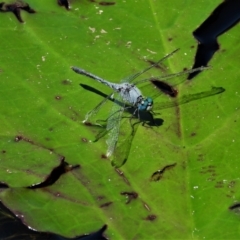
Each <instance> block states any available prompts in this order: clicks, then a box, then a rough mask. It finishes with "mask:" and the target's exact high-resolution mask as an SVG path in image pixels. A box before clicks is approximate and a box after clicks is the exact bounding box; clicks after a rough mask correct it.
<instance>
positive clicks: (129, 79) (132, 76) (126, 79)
mask: <svg viewBox="0 0 240 240" xmlns="http://www.w3.org/2000/svg"><path fill="white" fill-rule="evenodd" d="M178 50H179V48H178V49H176V50H174V51H173V52H171V53H169V54H167V55H166V56H165V57H163V58H162V59H160V60H159V61H157V62H156V63H154V64H152V65H151V66H149V67H147V68H145V69H144V70H142V71H140V72H137V73H135V74H133V75H130V76H128V77H126V78H124V79H123V80H122V81H121V82H129V83H131V82H133V81H134V79H136V78H137V77H139V76H140V75H142V74H143V73H145V72H147V71H148V70H150V69H151V68H154V67H156V66H157V65H158V64H159V63H161V62H163V61H165V60H166V59H168V58H169V57H171V56H172V55H173V54H174V53H176V52H177V51H178Z"/></svg>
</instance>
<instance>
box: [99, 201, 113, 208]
mask: <svg viewBox="0 0 240 240" xmlns="http://www.w3.org/2000/svg"><path fill="white" fill-rule="evenodd" d="M112 203H113V202H106V203H103V204H101V205H100V208H104V207H108V206H110V205H111V204H112Z"/></svg>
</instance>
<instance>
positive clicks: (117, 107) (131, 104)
mask: <svg viewBox="0 0 240 240" xmlns="http://www.w3.org/2000/svg"><path fill="white" fill-rule="evenodd" d="M178 50H179V49H176V50H174V51H173V52H171V53H170V54H167V55H166V56H165V57H163V58H162V59H160V60H159V61H157V62H156V63H154V64H152V65H150V66H149V67H147V68H145V69H144V70H142V71H140V72H137V73H136V74H133V75H130V76H128V77H126V78H124V79H122V80H121V81H120V83H113V82H110V81H107V80H105V79H103V78H101V77H98V76H96V75H94V74H92V73H90V72H87V71H86V70H84V69H82V68H79V67H71V68H72V70H73V71H74V72H76V73H78V74H81V75H85V76H87V77H89V78H92V79H93V80H95V81H97V82H99V83H102V84H104V85H106V86H107V87H109V88H111V89H112V90H113V93H111V94H109V95H108V96H107V97H106V98H105V99H103V101H101V102H100V103H99V104H98V105H97V106H96V107H95V108H94V109H93V110H91V111H90V112H88V113H87V115H86V117H85V119H84V121H83V122H87V121H88V120H89V119H90V118H91V117H92V116H94V115H96V114H97V113H98V111H99V110H100V109H101V108H102V107H103V105H104V104H105V103H106V102H107V101H108V100H111V101H113V102H114V104H113V106H112V109H111V112H110V116H109V117H108V118H107V120H106V122H107V124H106V129H105V130H104V131H103V132H102V133H101V134H99V135H98V136H97V137H96V139H95V141H97V140H98V139H100V138H101V137H102V136H104V135H106V134H107V133H108V135H109V136H108V139H107V141H106V142H107V145H108V148H107V152H106V156H107V157H108V158H112V159H111V163H112V165H113V166H114V167H116V168H120V167H121V166H122V165H124V164H125V162H126V161H127V158H128V154H129V151H130V146H131V142H132V140H133V137H134V135H135V133H136V130H137V127H138V123H139V122H141V119H140V116H141V113H154V112H153V110H152V109H153V105H154V103H153V97H151V96H148V97H144V96H143V94H142V92H141V90H140V89H139V88H138V85H139V84H142V83H146V82H147V83H148V82H151V81H156V80H161V81H163V80H164V81H166V80H168V82H169V80H170V79H174V78H177V77H179V76H184V75H186V74H190V73H193V72H197V71H203V70H206V69H209V68H208V67H199V68H195V69H190V70H186V71H181V72H178V73H174V74H168V75H163V76H157V77H150V78H146V79H142V80H139V81H135V79H136V78H138V77H139V76H140V75H142V74H144V73H145V72H147V71H149V70H150V69H152V68H154V67H156V66H159V64H161V63H162V62H164V61H165V60H166V59H168V58H169V57H171V56H172V55H173V54H174V53H176V52H177V51H178ZM183 81H185V79H181V78H180V80H174V81H173V83H172V84H171V86H175V85H178V84H180V83H181V82H183ZM148 85H149V84H148ZM145 87H148V88H149V86H145ZM151 88H153V86H151ZM224 90H225V89H223V88H221V87H213V88H212V89H211V90H210V91H206V92H201V93H197V94H192V95H187V96H183V97H182V98H180V99H179V100H178V105H179V104H184V103H188V102H190V101H194V100H197V99H200V98H205V97H209V96H212V95H215V94H218V93H221V92H223V91H224ZM114 93H117V96H116V97H114ZM162 93H163V92H162V91H158V94H157V95H161V94H162ZM155 97H156V96H155ZM173 106H176V103H175V102H168V103H165V104H158V105H157V106H154V111H155V110H160V109H163V108H168V107H173ZM130 108H131V109H133V111H132V113H131V116H130V117H129V119H130V125H131V128H130V129H131V130H130V132H131V134H130V135H129V137H128V138H127V140H126V141H125V142H122V143H121V147H122V148H123V150H122V149H120V151H119V154H118V156H115V157H114V155H115V154H114V153H115V152H116V147H117V144H118V141H119V135H120V133H121V132H120V125H121V120H122V118H123V112H124V111H125V110H127V109H130ZM151 116H152V115H151ZM133 119H139V120H140V121H134V120H133ZM122 129H123V130H124V129H126V126H124V127H122ZM128 131H129V129H128ZM125 149H126V150H125Z"/></svg>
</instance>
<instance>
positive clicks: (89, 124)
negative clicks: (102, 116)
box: [84, 122, 92, 126]
mask: <svg viewBox="0 0 240 240" xmlns="http://www.w3.org/2000/svg"><path fill="white" fill-rule="evenodd" d="M84 125H86V126H92V123H90V122H84Z"/></svg>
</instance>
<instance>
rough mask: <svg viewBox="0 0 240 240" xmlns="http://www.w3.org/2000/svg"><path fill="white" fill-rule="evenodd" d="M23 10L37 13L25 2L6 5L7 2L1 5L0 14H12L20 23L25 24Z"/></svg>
mask: <svg viewBox="0 0 240 240" xmlns="http://www.w3.org/2000/svg"><path fill="white" fill-rule="evenodd" d="M21 10H24V11H26V12H28V13H36V11H35V10H34V9H32V8H31V7H30V6H29V4H27V3H25V2H23V1H16V2H14V3H9V4H6V3H5V2H1V3H0V12H4V13H6V12H12V13H13V14H14V15H15V16H16V18H17V19H18V21H19V22H21V23H23V22H24V21H23V20H22V18H21Z"/></svg>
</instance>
